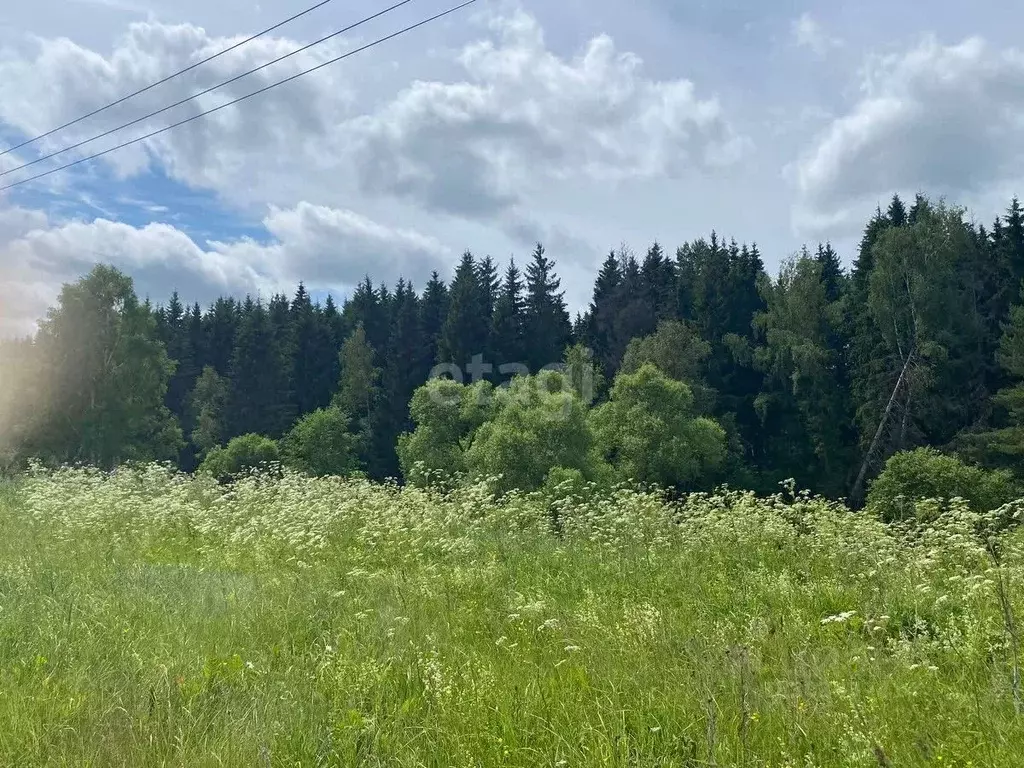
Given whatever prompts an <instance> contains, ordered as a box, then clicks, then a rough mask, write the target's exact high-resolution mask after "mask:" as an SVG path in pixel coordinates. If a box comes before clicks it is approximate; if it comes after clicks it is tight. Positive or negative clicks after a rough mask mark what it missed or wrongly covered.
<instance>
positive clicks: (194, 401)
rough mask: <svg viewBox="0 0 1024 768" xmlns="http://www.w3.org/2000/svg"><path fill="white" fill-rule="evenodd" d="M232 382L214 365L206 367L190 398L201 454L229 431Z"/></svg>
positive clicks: (218, 442)
mask: <svg viewBox="0 0 1024 768" xmlns="http://www.w3.org/2000/svg"><path fill="white" fill-rule="evenodd" d="M229 394H230V390H229V383H228V381H227V379H225V378H224V377H223V376H220V375H218V373H217V371H216V370H215V369H214V368H212V367H211V366H206V367H205V368H203V372H202V374H201V375H200V376H199V378H198V379H197V380H196V386H195V389H193V390H192V395H191V398H190V402H189V405H190V410H191V416H192V423H193V424H194V425H195V426H194V428H193V429H192V435H191V439H192V444H193V445H194V446H195V447H196V449H197V451H198V455H199V456H200V457H203V456H206V454H207V453H209V452H210V451H211V450H213V449H214V448H215V447H216V446H218V445H220V444H221V441H222V440H223V439H224V435H225V432H226V425H225V416H226V408H227V403H228V396H229Z"/></svg>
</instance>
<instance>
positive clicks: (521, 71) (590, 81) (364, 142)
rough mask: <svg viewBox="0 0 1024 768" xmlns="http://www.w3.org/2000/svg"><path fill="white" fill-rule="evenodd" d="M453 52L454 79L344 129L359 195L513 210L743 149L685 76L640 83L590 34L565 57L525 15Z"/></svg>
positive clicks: (606, 40)
mask: <svg viewBox="0 0 1024 768" xmlns="http://www.w3.org/2000/svg"><path fill="white" fill-rule="evenodd" d="M491 28H492V31H493V32H494V33H495V36H496V39H493V40H485V41H481V42H478V43H475V44H473V45H470V46H468V47H466V48H465V49H464V50H463V51H462V53H461V54H460V56H459V63H460V64H461V66H462V67H463V69H464V72H465V75H466V79H465V80H463V81H459V82H452V83H441V82H436V81H431V82H426V81H418V82H415V83H413V84H412V85H411V86H410V87H409V88H407V89H405V90H404V91H402V92H401V93H400V94H399V95H398V96H397V98H395V99H394V100H393V101H392V102H391V103H389V104H388V105H386V106H385V107H384V108H383V109H380V110H378V111H377V112H375V113H373V114H371V115H367V116H364V117H362V118H360V119H358V120H356V121H354V123H353V127H354V129H355V134H356V136H357V137H358V138H359V147H360V151H359V153H358V155H357V156H358V161H359V172H360V180H361V182H362V185H363V188H364V189H367V190H370V191H374V192H384V193H391V194H395V195H398V196H401V197H405V198H409V199H412V200H414V201H415V202H416V203H418V204H421V205H424V206H426V207H428V208H431V209H436V210H440V211H444V212H447V213H454V214H458V215H465V216H480V215H490V214H494V213H496V212H500V211H506V210H508V209H509V208H512V207H514V206H515V205H517V204H519V203H521V202H523V201H524V200H525V199H526V198H527V196H528V195H529V194H530V193H531V192H535V191H536V190H537V189H539V188H541V187H543V185H545V184H546V183H550V182H552V181H555V182H558V181H566V180H575V181H585V182H588V183H591V182H597V183H609V182H616V181H619V180H624V179H630V178H655V177H670V178H678V177H682V176H687V175H690V174H694V173H699V172H701V171H705V170H709V169H714V168H717V167H720V166H723V165H728V164H731V163H733V162H734V161H736V160H737V159H739V157H740V156H741V154H742V152H743V151H744V149H745V148H746V147H747V142H746V140H745V139H743V138H741V137H739V136H737V135H736V133H735V132H734V131H733V129H732V128H731V126H730V125H729V123H728V121H727V120H726V118H725V116H724V114H723V111H722V109H721V107H720V105H719V104H718V102H717V101H716V100H715V99H713V98H707V99H701V98H698V96H697V95H696V89H695V86H694V85H693V83H691V82H690V81H688V80H672V81H656V80H651V79H648V78H646V77H645V76H644V75H643V71H642V62H641V60H640V59H639V57H637V56H635V55H634V54H630V53H622V52H619V51H618V50H617V49H616V47H615V44H614V42H613V41H612V39H611V38H610V37H608V36H607V35H601V36H598V37H595V38H594V39H592V40H591V41H590V43H589V44H588V45H587V46H586V49H585V50H584V51H583V52H582V53H581V54H579V55H578V56H576V57H575V58H573V59H571V60H566V59H562V58H559V57H558V56H556V55H555V54H554V53H552V52H551V51H550V50H549V49H548V48H547V46H546V43H545V40H544V36H543V34H542V31H541V29H540V27H539V25H538V24H537V22H536V21H535V20H534V19H533V18H532V17H531V16H528V15H527V14H525V13H522V12H520V13H518V14H515V15H513V16H510V17H501V18H497V19H494V20H493V22H492V24H491Z"/></svg>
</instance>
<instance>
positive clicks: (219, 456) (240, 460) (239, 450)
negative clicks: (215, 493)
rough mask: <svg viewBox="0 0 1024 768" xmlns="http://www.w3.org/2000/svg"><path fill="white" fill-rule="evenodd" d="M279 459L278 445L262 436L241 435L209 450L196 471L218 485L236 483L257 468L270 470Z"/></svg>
mask: <svg viewBox="0 0 1024 768" xmlns="http://www.w3.org/2000/svg"><path fill="white" fill-rule="evenodd" d="M280 460H281V454H280V451H279V450H278V446H277V443H276V442H275V441H273V440H271V439H270V438H269V437H264V436H263V435H254V434H253V435H241V436H239V437H236V438H234V439H233V440H231V442H229V443H228V444H227V446H224V447H221V446H218V447H216V448H214V449H213V450H211V451H210V452H209V453H208V454H207V456H206V458H205V459H204V460H203V463H202V465H200V467H199V472H200V473H202V474H207V475H212V476H213V477H215V478H216V479H217V480H220V481H221V482H226V481H229V480H236V479H238V478H240V477H242V476H243V475H245V474H247V473H249V472H251V471H253V470H259V469H266V468H268V467H271V466H273V465H275V464H277V463H278V462H280Z"/></svg>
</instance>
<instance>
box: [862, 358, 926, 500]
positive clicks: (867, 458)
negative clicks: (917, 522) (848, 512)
mask: <svg viewBox="0 0 1024 768" xmlns="http://www.w3.org/2000/svg"><path fill="white" fill-rule="evenodd" d="M913 361H914V350H913V349H911V350H910V354H909V355H908V356H907V361H906V362H905V363H904V364H903V370H902V371H901V372H900V377H899V379H897V380H896V386H895V387H893V388H892V395H891V396H890V397H889V402H888V404H887V405H886V406H885V411H884V412H883V413H882V419H881V421H879V422H878V429H876V430H875V436H874V437H873V438H872V439H871V445H870V446H869V447H868V452H867V453H866V454H865V455H864V463H863V464H861V465H860V472H859V473H858V474H857V481H856V482H855V483H854V484H853V490H852V491H851V492H850V502H851V503H852V504H853V505H854V506H859V505H860V503H861V501H862V500H863V494H864V479H865V477H867V474H868V467H869V466H870V465H871V458H872V456H874V455H875V451H876V450H877V449H878V441H879V440H880V439H881V438H882V432H884V431H885V426H886V424H888V423H889V417H890V416H891V415H892V407H893V405H895V403H896V396H897V395H898V394H899V391H900V388H901V387H902V386H903V382H904V380H906V378H907V371H909V370H910V364H911V363H912V362H913Z"/></svg>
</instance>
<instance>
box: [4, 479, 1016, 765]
mask: <svg viewBox="0 0 1024 768" xmlns="http://www.w3.org/2000/svg"><path fill="white" fill-rule="evenodd" d="M1003 512H1004V513H1013V512H1014V509H1009V510H1004V511H1003ZM554 518H557V519H558V521H559V525H558V530H559V533H557V534H556V533H554V532H552V520H553V519H554ZM983 524H984V520H982V519H980V518H978V517H977V516H974V515H971V514H970V513H968V512H967V511H966V510H965V509H964V508H962V507H961V506H959V505H957V504H954V505H953V506H952V509H951V510H949V511H947V512H945V513H943V514H941V515H939V516H938V518H937V519H936V521H935V522H934V523H933V524H932V525H931V526H930V527H928V528H923V529H917V530H916V531H914V532H910V531H902V532H900V531H894V530H892V529H889V528H886V527H884V526H882V525H881V524H879V523H877V522H875V521H874V520H872V519H871V518H870V517H868V516H865V515H854V514H851V513H849V512H848V511H847V510H846V509H844V508H843V507H842V506H840V505H837V504H833V503H829V502H826V501H822V500H819V499H811V498H806V497H799V496H798V497H796V498H792V497H787V498H783V496H781V495H780V496H778V497H775V498H771V499H757V498H755V497H754V496H752V495H749V494H742V493H722V494H719V495H713V496H694V497H691V498H690V499H688V500H687V501H686V502H685V503H684V504H681V505H668V504H665V503H663V502H662V501H661V500H660V499H659V498H657V497H656V496H653V495H645V494H640V493H635V492H632V491H628V490H620V491H616V492H614V493H611V494H607V495H605V496H602V497H596V498H592V499H588V500H582V499H568V500H565V501H563V502H560V503H558V504H556V505H555V508H553V507H552V504H551V503H550V502H548V501H546V500H544V499H542V498H541V497H540V496H536V495H534V496H522V495H519V496H515V495H514V496H511V497H506V498H504V499H502V500H496V499H494V498H492V497H490V496H489V495H488V493H487V492H486V490H484V489H483V488H482V487H481V488H472V489H464V490H460V491H456V492H453V493H451V494H447V495H441V494H431V493H429V492H425V491H421V490H416V489H411V488H405V489H398V488H393V487H387V486H374V485H370V484H368V483H364V482H343V481H340V480H330V479H326V480H311V479H306V478H301V477H298V476H294V475H285V476H284V477H283V478H281V479H278V480H274V481H268V480H260V479H251V480H246V481H244V482H242V483H240V484H238V485H237V486H235V487H234V488H232V489H230V490H224V489H222V488H220V487H218V486H216V485H214V484H212V483H209V482H206V481H203V480H196V479H191V478H188V477H183V476H179V475H176V474H174V473H171V472H169V471H167V470H165V469H161V468H159V467H147V468H142V469H138V470H123V471H119V472H118V473H116V474H114V475H111V476H107V475H103V474H100V473H96V472H90V471H83V470H68V471H61V472H57V473H44V472H36V473H34V474H32V475H30V476H29V477H27V478H24V479H23V480H22V481H20V482H19V483H18V485H17V486H16V487H14V486H5V487H4V488H0V764H2V765H12V766H14V765H17V766H32V765H48V764H53V765H62V764H66V765H90V766H121V765H124V766H150V765H152V766H157V765H159V766H167V765H189V766H193V765H195V766H206V765H209V766H300V765H301V766H307V765H309V766H318V765H338V766H354V765H363V766H385V765H387V766H410V767H412V766H531V767H532V766H598V765H609V766H697V765H702V766H707V765H718V766H725V765H749V766H794V767H795V766H801V767H809V766H847V765H849V766H879V765H881V766H917V765H921V766H923V765H935V766H941V765H958V766H969V765H973V766H979V767H980V766H1019V765H1020V761H1021V757H1020V756H1021V755H1024V718H1022V715H1021V714H1020V713H1018V712H1017V711H1016V709H1015V700H1014V682H1013V680H1014V676H1013V670H1014V665H1015V663H1017V662H1018V661H1019V658H1018V656H1017V655H1018V654H1019V652H1020V649H1019V648H1017V647H1016V643H1015V641H1014V639H1013V637H1012V634H1011V633H1010V632H1009V631H1008V627H1007V623H1008V622H1007V615H1008V614H1009V616H1011V617H1015V616H1017V615H1024V613H1022V612H1024V547H1022V543H1024V540H1022V538H1021V536H1020V535H1019V534H1018V533H1016V532H1015V531H1012V530H1011V532H1009V533H1005V534H1000V535H999V536H998V538H997V539H995V540H993V542H992V543H991V551H990V548H989V544H988V543H987V541H986V538H985V536H984V535H979V533H978V531H979V530H981V529H982V528H983V527H984V525H983ZM993 553H995V556H994V555H993ZM1000 585H1002V586H1000Z"/></svg>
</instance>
